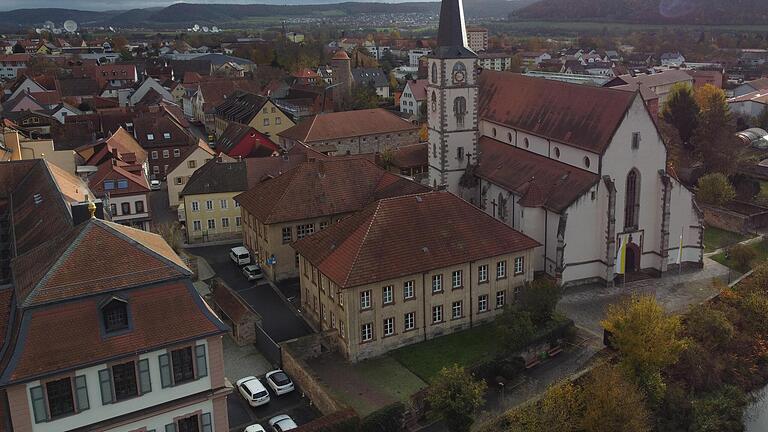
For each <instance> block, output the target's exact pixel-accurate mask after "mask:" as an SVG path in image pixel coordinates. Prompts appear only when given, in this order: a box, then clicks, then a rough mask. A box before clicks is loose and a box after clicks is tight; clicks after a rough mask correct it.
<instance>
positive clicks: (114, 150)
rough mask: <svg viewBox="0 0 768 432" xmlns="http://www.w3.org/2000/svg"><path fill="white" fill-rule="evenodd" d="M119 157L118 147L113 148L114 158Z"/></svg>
mask: <svg viewBox="0 0 768 432" xmlns="http://www.w3.org/2000/svg"><path fill="white" fill-rule="evenodd" d="M118 157H119V156H118V154H117V149H116V148H113V149H112V158H113V159H117V158H118Z"/></svg>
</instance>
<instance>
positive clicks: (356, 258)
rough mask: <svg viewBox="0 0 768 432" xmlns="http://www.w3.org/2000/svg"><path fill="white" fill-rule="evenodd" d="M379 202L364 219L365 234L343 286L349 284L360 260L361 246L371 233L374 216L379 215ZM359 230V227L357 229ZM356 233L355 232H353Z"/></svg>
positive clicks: (379, 201)
mask: <svg viewBox="0 0 768 432" xmlns="http://www.w3.org/2000/svg"><path fill="white" fill-rule="evenodd" d="M381 201H382V200H378V201H376V204H375V205H376V209H375V210H374V211H373V213H372V214H371V216H370V217H368V218H366V219H367V223H368V227H367V228H366V229H365V234H363V238H362V240H360V244H359V246H358V248H357V251H356V252H355V257H354V258H353V259H352V265H350V266H349V271H347V274H346V276H344V284H343V286H347V283H348V282H349V276H350V275H351V274H352V271H353V270H354V268H355V265H357V261H358V259H359V258H360V251H362V249H363V245H364V244H365V241H366V239H367V238H368V234H369V233H370V232H371V227H372V226H373V221H375V220H376V216H378V214H379V210H380V209H381ZM358 229H359V227H358ZM355 231H357V230H355Z"/></svg>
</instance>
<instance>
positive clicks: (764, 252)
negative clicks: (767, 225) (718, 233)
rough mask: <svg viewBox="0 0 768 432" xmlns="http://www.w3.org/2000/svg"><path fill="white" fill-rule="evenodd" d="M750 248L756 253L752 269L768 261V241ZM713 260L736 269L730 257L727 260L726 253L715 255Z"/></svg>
mask: <svg viewBox="0 0 768 432" xmlns="http://www.w3.org/2000/svg"><path fill="white" fill-rule="evenodd" d="M748 246H749V247H750V248H752V249H753V250H754V251H755V253H756V256H755V259H754V260H752V265H751V266H750V267H751V268H755V267H756V266H757V265H758V264H760V263H762V262H765V261H766V260H768V241H766V240H761V241H756V242H754V243H750V244H749V245H748ZM712 259H713V260H715V261H717V262H719V263H720V264H722V265H724V266H727V267H731V268H735V265H734V263H733V260H732V259H731V258H730V257H728V258H726V256H725V252H720V253H719V254H716V255H713V256H712Z"/></svg>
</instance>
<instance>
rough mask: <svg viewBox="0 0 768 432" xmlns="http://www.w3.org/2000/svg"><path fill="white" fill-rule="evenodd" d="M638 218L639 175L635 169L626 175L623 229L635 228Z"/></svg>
mask: <svg viewBox="0 0 768 432" xmlns="http://www.w3.org/2000/svg"><path fill="white" fill-rule="evenodd" d="M639 216H640V173H639V172H637V169H636V168H632V170H631V171H630V172H629V174H627V184H626V197H625V202H624V228H637V227H638V225H639V223H638V222H639Z"/></svg>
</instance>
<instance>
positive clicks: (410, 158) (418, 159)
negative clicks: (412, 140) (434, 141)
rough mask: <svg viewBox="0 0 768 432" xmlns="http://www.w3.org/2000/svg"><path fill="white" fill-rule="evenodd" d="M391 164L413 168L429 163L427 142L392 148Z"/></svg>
mask: <svg viewBox="0 0 768 432" xmlns="http://www.w3.org/2000/svg"><path fill="white" fill-rule="evenodd" d="M392 165H394V166H396V167H398V168H415V167H421V166H426V165H429V151H428V149H427V144H426V143H419V144H411V145H407V146H401V147H398V148H396V149H394V150H392Z"/></svg>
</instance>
